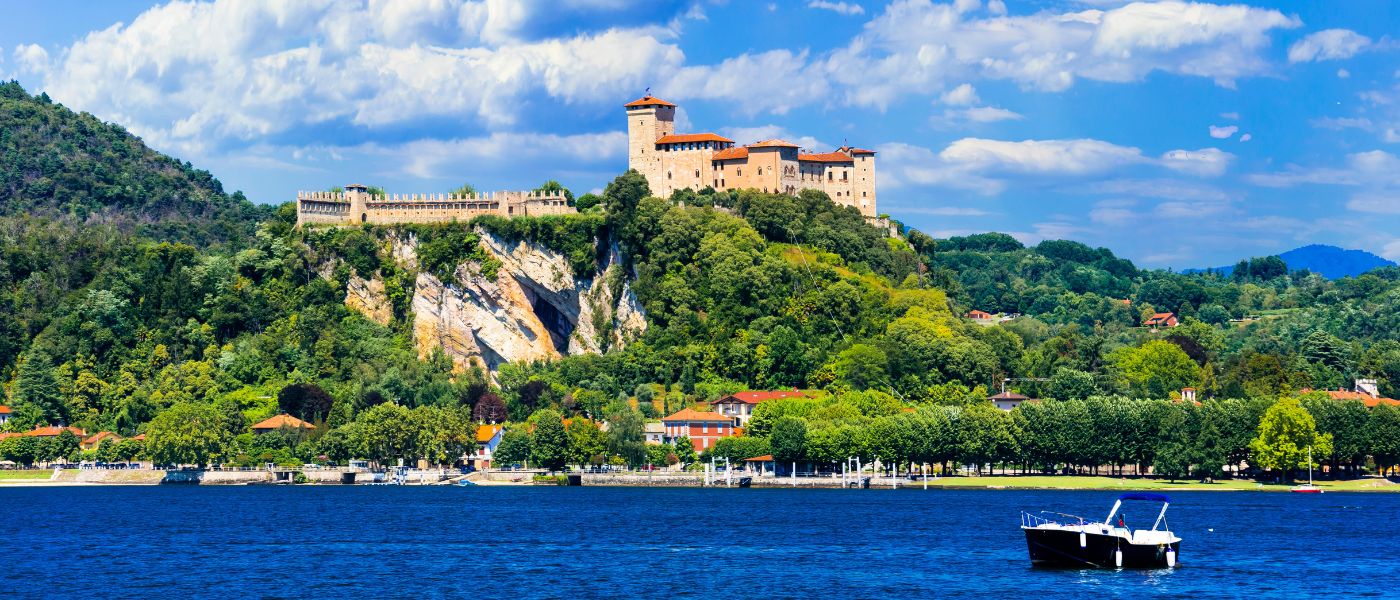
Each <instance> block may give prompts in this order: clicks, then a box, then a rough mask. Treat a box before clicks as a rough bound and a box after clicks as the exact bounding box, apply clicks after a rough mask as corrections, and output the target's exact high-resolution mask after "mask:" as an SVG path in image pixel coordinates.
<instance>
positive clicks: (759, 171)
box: [758, 167, 763, 177]
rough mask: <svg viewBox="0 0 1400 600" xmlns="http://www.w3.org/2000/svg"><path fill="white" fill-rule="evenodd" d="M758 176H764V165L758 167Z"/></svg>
mask: <svg viewBox="0 0 1400 600" xmlns="http://www.w3.org/2000/svg"><path fill="white" fill-rule="evenodd" d="M758 176H759V177H762V176H763V167H759V168H758Z"/></svg>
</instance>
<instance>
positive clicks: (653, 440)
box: [642, 421, 666, 446]
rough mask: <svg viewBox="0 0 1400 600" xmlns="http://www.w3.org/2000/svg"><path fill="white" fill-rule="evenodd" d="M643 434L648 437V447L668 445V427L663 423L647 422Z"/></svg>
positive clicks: (643, 427)
mask: <svg viewBox="0 0 1400 600" xmlns="http://www.w3.org/2000/svg"><path fill="white" fill-rule="evenodd" d="M642 434H643V435H644V436H645V437H646V441H647V445H648V446H660V445H661V444H664V443H666V425H665V424H664V423H662V422H661V421H647V423H646V424H645V425H643V426H642Z"/></svg>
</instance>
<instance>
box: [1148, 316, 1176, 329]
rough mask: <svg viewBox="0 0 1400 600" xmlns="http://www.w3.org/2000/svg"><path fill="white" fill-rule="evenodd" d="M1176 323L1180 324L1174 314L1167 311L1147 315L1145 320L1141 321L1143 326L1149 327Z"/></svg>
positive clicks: (1154, 327)
mask: <svg viewBox="0 0 1400 600" xmlns="http://www.w3.org/2000/svg"><path fill="white" fill-rule="evenodd" d="M1177 325H1180V323H1179V322H1178V321H1177V320H1176V314H1175V313H1169V312H1164V313H1157V314H1154V315H1152V316H1150V317H1148V318H1147V320H1146V321H1143V322H1142V326H1143V327H1151V328H1153V329H1156V328H1158V327H1176V326H1177Z"/></svg>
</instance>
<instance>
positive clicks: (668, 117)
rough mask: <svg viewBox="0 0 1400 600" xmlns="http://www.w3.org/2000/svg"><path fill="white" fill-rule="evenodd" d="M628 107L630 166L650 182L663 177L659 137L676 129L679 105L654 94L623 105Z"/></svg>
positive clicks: (628, 154)
mask: <svg viewBox="0 0 1400 600" xmlns="http://www.w3.org/2000/svg"><path fill="white" fill-rule="evenodd" d="M623 107H624V108H626V109H627V166H628V168H632V169H636V170H637V172H639V173H641V174H642V175H645V176H646V177H647V180H648V181H660V179H661V176H662V175H661V155H660V154H659V153H657V151H656V140H659V139H661V138H662V137H663V136H668V135H671V134H674V133H675V132H676V105H675V104H672V103H670V102H667V101H665V100H662V99H660V98H656V97H653V96H651V95H646V96H643V97H641V98H639V99H637V100H633V101H631V102H628V103H627V104H624V105H623Z"/></svg>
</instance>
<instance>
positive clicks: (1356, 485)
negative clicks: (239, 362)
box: [0, 470, 1400, 493]
mask: <svg viewBox="0 0 1400 600" xmlns="http://www.w3.org/2000/svg"><path fill="white" fill-rule="evenodd" d="M42 473H43V474H44V475H47V476H36V477H32V478H29V477H15V478H3V479H0V489H4V488H7V487H14V488H40V487H92V486H159V485H202V486H230V485H333V486H347V485H350V486H353V485H366V484H369V483H370V482H369V481H357V482H355V483H341V482H339V481H332V480H329V478H322V479H320V480H312V481H310V482H307V483H299V484H293V483H290V482H289V481H277V480H275V479H273V478H271V477H270V476H269V475H268V474H267V473H263V472H257V471H249V472H238V476H230V475H232V474H230V473H228V472H218V471H207V472H200V471H176V472H167V471H159V470H136V471H129V470H128V471H122V470H116V471H78V470H68V471H64V472H63V473H61V474H60V476H59V477H57V478H53V477H52V475H51V472H48V471H45V472H42ZM172 473H174V474H178V475H176V476H174V477H173V478H172ZM527 473H528V472H489V473H481V472H477V473H474V474H473V475H472V476H469V477H467V478H466V479H467V480H468V481H470V483H472V484H474V485H478V486H485V487H496V486H536V487H565V486H564V485H563V484H562V483H559V482H557V481H535V480H534V479H533V473H529V474H527ZM210 474H217V475H215V476H210ZM35 475H40V473H35ZM582 475H583V476H582V478H581V479H580V484H581V485H582V486H583V487H685V488H704V487H714V488H734V489H742V488H741V486H740V485H739V477H737V476H736V477H735V478H733V479H731V480H730V481H729V483H728V485H726V482H725V480H724V479H722V478H717V479H715V480H712V481H713V483H712V485H709V486H706V485H704V480H703V477H702V475H701V474H698V473H687V472H675V473H669V472H668V473H640V474H636V473H608V474H597V473H584V474H582ZM743 477H750V476H748V475H744V476H743ZM455 479H457V478H451V479H445V480H438V481H428V480H426V479H420V480H419V481H414V482H410V483H408V484H407V485H455V484H456V481H455ZM750 483H751V487H752V488H753V489H779V488H787V489H847V488H843V486H842V485H841V480H840V479H839V478H826V477H817V478H814V477H802V478H797V479H796V480H795V481H794V480H793V479H791V478H781V477H778V478H775V477H754V478H751V480H750ZM1315 484H1316V485H1317V487H1319V488H1321V489H1322V490H1323V491H1325V492H1364V493H1396V492H1400V482H1397V481H1395V480H1393V479H1387V478H1382V477H1366V478H1361V479H1349V480H1338V481H1316V482H1315ZM377 485H383V483H379V484H377ZM1294 485H1296V483H1295V484H1278V483H1261V482H1257V481H1252V480H1240V479H1222V480H1216V481H1215V482H1212V483H1201V482H1199V481H1176V482H1171V481H1166V480H1158V479H1151V478H1119V477H1107V476H1092V475H990V476H981V477H940V478H936V479H930V480H929V481H928V483H927V486H925V484H924V482H922V481H917V480H909V479H905V478H900V479H898V480H895V479H893V478H888V477H875V478H868V484H867V486H866V488H865V489H871V490H894V489H903V490H924V489H925V488H927V489H928V490H958V489H965V490H966V489H974V490H1007V491H1016V490H1085V491H1123V492H1127V491H1153V492H1168V491H1183V492H1266V493H1268V492H1289V491H1291V489H1292V487H1293V486H1294ZM848 488H849V489H861V487H860V486H858V485H856V484H855V483H854V482H852V484H851V485H850V486H848Z"/></svg>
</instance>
